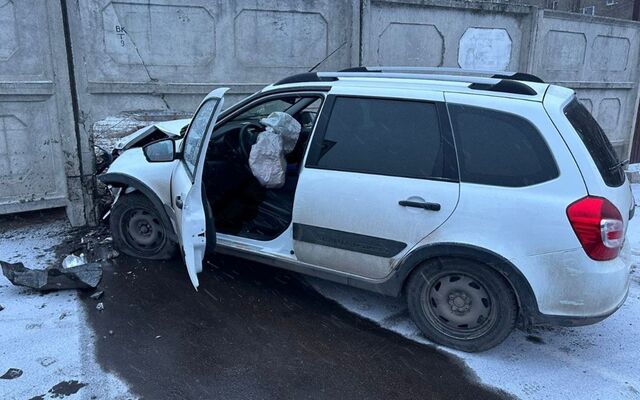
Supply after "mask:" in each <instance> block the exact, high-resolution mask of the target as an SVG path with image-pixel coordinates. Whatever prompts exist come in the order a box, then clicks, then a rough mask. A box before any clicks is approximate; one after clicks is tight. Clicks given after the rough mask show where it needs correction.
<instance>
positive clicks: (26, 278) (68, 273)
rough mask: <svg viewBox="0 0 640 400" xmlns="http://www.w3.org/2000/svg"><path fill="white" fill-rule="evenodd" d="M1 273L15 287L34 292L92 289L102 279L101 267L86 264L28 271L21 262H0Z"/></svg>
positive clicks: (97, 264) (96, 264)
mask: <svg viewBox="0 0 640 400" xmlns="http://www.w3.org/2000/svg"><path fill="white" fill-rule="evenodd" d="M0 265H2V273H3V274H4V276H5V277H6V278H7V279H8V280H9V281H10V282H11V283H13V284H14V285H16V286H26V287H30V288H32V289H36V290H42V291H49V290H64V289H93V288H95V287H96V286H98V283H100V280H101V279H102V266H101V265H100V264H99V263H88V264H83V265H78V266H76V267H70V268H63V267H58V266H53V267H49V268H46V269H30V268H27V267H25V266H24V265H23V264H22V263H21V262H17V263H15V264H12V263H8V262H4V261H0Z"/></svg>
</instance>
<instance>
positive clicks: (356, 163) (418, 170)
mask: <svg viewBox="0 0 640 400" xmlns="http://www.w3.org/2000/svg"><path fill="white" fill-rule="evenodd" d="M314 146H315V147H316V148H315V149H314V150H315V151H314V152H313V153H310V156H309V163H308V165H309V166H313V167H317V168H323V169H331V170H338V171H351V172H362V173H369V174H378V175H391V176H400V177H408V178H442V177H444V175H445V174H447V175H449V174H448V171H449V170H448V169H447V168H445V157H444V152H443V147H444V146H443V141H442V136H441V129H440V122H439V118H438V111H437V109H436V105H435V104H433V103H427V102H419V101H405V100H390V99H371V98H356V97H336V98H335V102H334V103H333V107H332V110H331V114H330V116H329V120H328V122H327V125H326V128H325V132H324V137H323V138H322V140H320V143H314ZM451 158H452V157H451ZM449 162H450V163H451V160H449ZM445 170H446V171H445Z"/></svg>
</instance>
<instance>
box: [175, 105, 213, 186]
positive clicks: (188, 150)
mask: <svg viewBox="0 0 640 400" xmlns="http://www.w3.org/2000/svg"><path fill="white" fill-rule="evenodd" d="M216 104H217V100H209V101H207V102H206V103H204V104H203V105H202V107H200V109H199V110H198V112H197V114H196V115H195V116H194V117H193V120H192V121H191V124H190V125H189V131H188V132H187V137H186V138H185V139H184V146H183V150H182V152H183V156H182V159H183V160H184V163H185V164H186V166H187V169H188V170H189V172H191V174H192V175H193V173H194V171H195V170H196V163H197V160H198V156H199V155H200V147H202V139H203V138H204V136H205V134H206V133H207V127H208V126H209V121H210V120H211V116H212V114H213V110H214V109H215V107H216Z"/></svg>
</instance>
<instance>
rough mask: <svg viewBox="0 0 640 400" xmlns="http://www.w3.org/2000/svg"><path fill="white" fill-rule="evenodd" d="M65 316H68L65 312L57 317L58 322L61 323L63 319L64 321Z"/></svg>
mask: <svg viewBox="0 0 640 400" xmlns="http://www.w3.org/2000/svg"><path fill="white" fill-rule="evenodd" d="M67 315H68V314H67V313H66V312H63V313H62V314H60V316H59V317H58V319H59V320H60V321H62V320H63V319H65V318H66V317H67Z"/></svg>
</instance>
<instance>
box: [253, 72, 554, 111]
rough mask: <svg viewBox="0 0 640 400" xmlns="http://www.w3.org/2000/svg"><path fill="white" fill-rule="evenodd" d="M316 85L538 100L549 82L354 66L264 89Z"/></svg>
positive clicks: (296, 77)
mask: <svg viewBox="0 0 640 400" xmlns="http://www.w3.org/2000/svg"><path fill="white" fill-rule="evenodd" d="M404 71H406V72H404ZM315 86H324V87H335V86H340V87H353V88H354V89H356V88H362V87H368V88H372V87H373V88H378V89H384V88H388V89H407V90H409V89H412V90H420V89H422V90H430V91H442V92H455V93H469V94H476V95H477V94H482V95H486V96H497V97H508V98H516V99H522V100H529V101H538V102H541V101H542V100H543V98H544V95H545V92H546V91H547V88H548V87H549V86H550V85H549V84H547V83H544V82H543V81H542V80H541V79H540V78H538V77H536V76H534V75H530V74H523V73H513V72H498V73H496V72H490V71H466V70H461V69H454V68H415V67H374V68H367V67H357V68H351V69H348V70H343V71H338V72H309V73H303V74H298V75H293V76H290V77H287V78H285V79H282V80H280V81H278V82H276V83H274V84H273V85H270V86H267V87H266V88H265V89H264V91H269V90H272V89H276V88H277V89H284V88H289V87H290V88H296V87H315Z"/></svg>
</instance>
